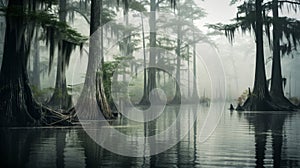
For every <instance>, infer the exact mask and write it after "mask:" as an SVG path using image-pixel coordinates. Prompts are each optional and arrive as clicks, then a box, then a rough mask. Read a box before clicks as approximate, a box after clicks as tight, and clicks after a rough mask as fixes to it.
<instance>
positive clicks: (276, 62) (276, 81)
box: [270, 0, 296, 108]
mask: <svg viewBox="0 0 300 168" xmlns="http://www.w3.org/2000/svg"><path fill="white" fill-rule="evenodd" d="M272 4H273V7H272V12H273V63H272V77H271V90H270V95H271V97H272V99H273V101H274V102H275V103H276V104H279V105H280V106H283V107H288V108H295V107H296V106H295V105H293V104H292V103H291V102H290V101H289V100H288V99H287V98H286V97H285V96H284V92H283V84H282V73H281V58H280V30H279V26H280V25H279V24H278V0H273V1H272Z"/></svg>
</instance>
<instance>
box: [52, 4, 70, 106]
mask: <svg viewBox="0 0 300 168" xmlns="http://www.w3.org/2000/svg"><path fill="white" fill-rule="evenodd" d="M66 17H67V2H66V0H60V1H59V20H60V21H61V22H66ZM59 46H60V47H59V48H58V56H57V70H56V82H55V89H54V93H53V95H52V97H51V99H50V101H49V103H48V104H49V105H51V106H54V107H57V108H59V109H68V108H70V107H71V105H72V98H71V96H70V95H69V94H68V89H67V81H66V58H65V57H66V55H65V54H64V53H63V47H64V45H63V41H62V40H61V41H60V42H59Z"/></svg>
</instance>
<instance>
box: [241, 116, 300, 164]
mask: <svg viewBox="0 0 300 168" xmlns="http://www.w3.org/2000/svg"><path fill="white" fill-rule="evenodd" d="M291 116H292V112H256V113H253V112H249V113H246V114H245V118H246V119H247V120H248V122H249V124H250V125H251V126H253V127H254V128H253V129H254V136H255V158H256V167H264V166H266V165H268V164H269V165H270V164H271V165H272V167H291V166H296V165H297V166H298V161H297V160H285V161H282V160H283V159H282V153H285V151H282V150H284V148H283V140H284V130H283V128H284V124H285V120H286V118H288V117H291ZM268 140H270V141H271V146H272V160H271V161H270V160H269V162H273V163H268V161H266V159H267V158H266V150H267V149H268V148H267V141H268Z"/></svg>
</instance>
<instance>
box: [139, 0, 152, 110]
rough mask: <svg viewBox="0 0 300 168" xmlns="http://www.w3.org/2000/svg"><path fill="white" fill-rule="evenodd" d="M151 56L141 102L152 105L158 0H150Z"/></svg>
mask: <svg viewBox="0 0 300 168" xmlns="http://www.w3.org/2000/svg"><path fill="white" fill-rule="evenodd" d="M150 11H151V13H150V58H149V64H150V68H149V69H148V82H147V89H146V93H144V95H143V98H142V100H141V101H140V103H139V104H142V105H150V101H149V93H150V92H151V91H152V90H153V89H155V88H156V69H155V68H151V66H154V65H155V64H156V49H155V47H156V13H155V12H156V0H151V2H150Z"/></svg>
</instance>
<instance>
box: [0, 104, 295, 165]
mask: <svg viewBox="0 0 300 168" xmlns="http://www.w3.org/2000/svg"><path fill="white" fill-rule="evenodd" d="M195 111H197V112H198V113H200V115H198V116H200V117H199V118H198V120H196V121H195V122H194V117H196V116H195V113H194V112H195ZM207 112H208V108H205V107H194V106H190V107H189V108H186V115H185V116H186V117H187V118H188V119H187V120H185V122H182V121H180V122H178V123H177V124H176V127H177V131H179V130H180V129H179V128H180V127H187V128H189V127H190V126H192V129H191V130H190V132H188V133H187V135H186V136H185V137H184V139H182V140H181V141H180V142H179V143H178V144H177V145H175V146H174V147H172V148H170V149H169V150H167V151H165V152H163V153H160V154H157V155H154V156H151V157H125V156H120V155H117V154H114V153H112V152H110V151H108V150H106V149H104V148H102V147H100V146H99V145H97V144H96V143H95V142H94V141H93V140H92V139H91V138H90V137H89V136H88V134H87V133H86V132H85V131H84V130H83V129H81V128H66V127H63V128H55V129H53V128H1V129H0V135H1V136H0V147H1V148H0V153H1V157H0V159H1V160H0V167H30V168H33V167H42V168H43V167H58V168H63V167H70V168H71V167H72V168H73V167H114V168H118V167H299V161H300V152H299V151H300V144H299V142H300V133H299V129H300V124H299V123H300V114H298V113H294V114H292V113H285V112H269V113H259V112H257V113H247V112H243V113H237V112H232V113H230V112H225V113H224V115H223V116H222V119H221V121H220V123H219V125H218V127H217V129H216V130H215V132H214V134H213V135H212V136H211V137H210V138H209V139H208V140H207V141H205V142H204V143H200V142H201V141H200V138H199V135H200V131H201V128H202V125H203V121H204V120H205V116H206V115H207ZM177 115H178V109H177V108H175V107H170V108H168V110H167V112H166V113H164V116H162V117H160V118H159V119H157V120H153V121H151V122H149V123H143V124H137V123H135V122H133V121H129V120H126V119H125V118H119V119H118V120H116V121H114V122H113V123H112V126H116V128H117V129H118V130H119V131H121V132H123V133H124V134H129V135H138V136H149V135H155V134H157V133H159V132H161V131H162V130H163V129H165V128H167V127H168V126H170V125H171V124H172V123H173V122H174V119H175V118H176V116H177ZM193 124H194V125H193ZM118 125H123V127H118ZM182 134H184V133H183V132H180V131H179V132H177V133H176V134H173V135H174V137H173V138H174V139H180V136H181V135H182ZM127 140H128V141H129V142H131V141H132V142H134V139H127ZM143 143H144V144H145V145H144V147H145V148H144V149H143V150H145V151H147V150H158V149H157V148H158V147H159V146H152V147H150V146H151V145H153V144H151V143H149V142H147V141H144V142H143ZM135 145H136V144H134V143H133V144H132V147H133V148H134V146H135ZM118 147H119V148H120V149H124V150H125V149H126V147H124V146H123V144H122V143H120V144H119V145H118ZM135 150H138V149H137V148H136V149H135ZM145 151H144V152H145ZM140 152H143V151H140ZM145 153H146V152H145Z"/></svg>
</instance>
